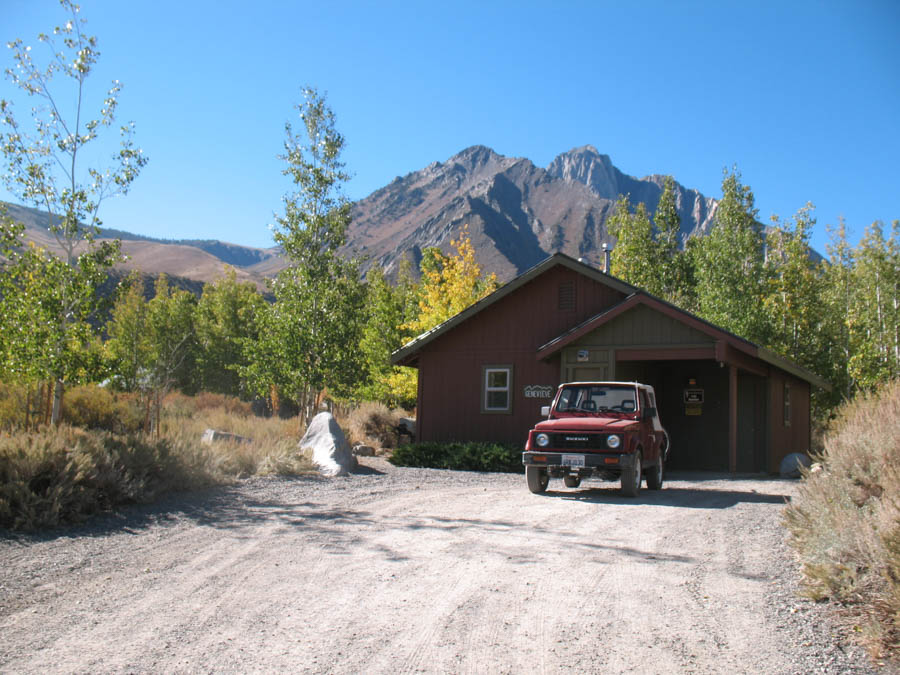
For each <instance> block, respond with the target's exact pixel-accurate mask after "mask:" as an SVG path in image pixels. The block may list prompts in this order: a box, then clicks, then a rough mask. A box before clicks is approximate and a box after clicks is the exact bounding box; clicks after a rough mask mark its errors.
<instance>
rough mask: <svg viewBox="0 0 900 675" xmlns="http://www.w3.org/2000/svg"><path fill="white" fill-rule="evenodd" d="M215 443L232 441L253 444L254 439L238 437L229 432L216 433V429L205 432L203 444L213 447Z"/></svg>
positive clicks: (201, 440)
mask: <svg viewBox="0 0 900 675" xmlns="http://www.w3.org/2000/svg"><path fill="white" fill-rule="evenodd" d="M215 441H231V442H232V443H252V442H253V439H252V438H247V437H246V436H238V435H237V434H232V433H230V432H228V431H216V430H215V429H207V430H206V431H204V432H203V437H202V438H201V439H200V442H201V443H205V444H206V445H212V444H213V443H214V442H215Z"/></svg>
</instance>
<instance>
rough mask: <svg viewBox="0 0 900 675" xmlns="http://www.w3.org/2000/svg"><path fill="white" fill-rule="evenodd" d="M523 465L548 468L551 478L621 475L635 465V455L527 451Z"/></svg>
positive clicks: (523, 454) (524, 454)
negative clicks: (574, 475) (569, 475)
mask: <svg viewBox="0 0 900 675" xmlns="http://www.w3.org/2000/svg"><path fill="white" fill-rule="evenodd" d="M581 458H583V460H582V459H581ZM522 464H524V465H525V466H529V465H532V466H544V467H547V470H548V472H549V473H550V475H551V476H565V475H568V474H578V475H582V476H586V475H591V474H594V473H596V474H619V473H621V472H622V470H623V469H630V468H631V466H632V465H633V464H634V453H612V452H577V451H572V452H559V451H556V450H551V451H549V452H537V451H534V450H526V451H525V452H523V453H522Z"/></svg>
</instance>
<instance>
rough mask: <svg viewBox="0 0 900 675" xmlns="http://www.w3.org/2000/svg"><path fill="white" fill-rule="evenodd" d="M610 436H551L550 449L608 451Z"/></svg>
mask: <svg viewBox="0 0 900 675" xmlns="http://www.w3.org/2000/svg"><path fill="white" fill-rule="evenodd" d="M608 435H609V434H550V447H552V448H561V449H563V450H588V449H590V450H606V447H607V446H606V437H607V436H608Z"/></svg>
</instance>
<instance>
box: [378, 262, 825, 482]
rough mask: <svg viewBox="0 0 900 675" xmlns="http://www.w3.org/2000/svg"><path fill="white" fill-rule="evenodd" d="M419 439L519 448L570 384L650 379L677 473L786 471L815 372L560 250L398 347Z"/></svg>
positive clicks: (799, 441)
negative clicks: (411, 382) (407, 369)
mask: <svg viewBox="0 0 900 675" xmlns="http://www.w3.org/2000/svg"><path fill="white" fill-rule="evenodd" d="M392 360H393V362H394V363H395V364H397V365H405V366H412V367H415V368H418V370H419V391H418V420H417V425H416V434H417V440H418V441H497V442H503V443H521V444H523V445H524V442H525V439H526V437H527V435H528V430H529V429H530V428H531V427H532V426H533V425H534V423H535V422H537V421H538V420H539V419H540V410H541V406H544V405H548V404H549V403H550V400H551V398H552V396H553V394H554V393H555V391H556V387H557V386H558V385H559V384H560V383H562V382H572V381H579V380H622V381H638V382H643V383H645V384H650V385H652V386H653V387H654V388H655V390H656V397H657V402H658V407H659V412H660V418H661V419H662V422H663V425H664V426H665V427H666V429H667V430H668V431H669V435H670V437H671V442H672V453H671V455H670V461H669V466H670V468H682V469H702V470H722V471H732V472H735V471H736V472H760V471H768V472H777V471H778V468H779V464H780V462H781V460H782V459H783V458H784V456H785V455H787V454H788V453H790V452H805V451H807V450H808V449H809V442H810V389H811V387H812V386H818V387H822V388H828V384H827V383H826V382H824V381H823V380H822V379H820V378H818V377H816V376H815V375H814V374H812V373H810V372H808V371H806V370H804V369H802V368H800V367H799V366H797V365H795V364H793V363H791V362H790V361H788V360H787V359H783V358H781V357H779V356H777V355H776V354H774V353H772V352H770V351H768V350H766V349H763V348H761V347H758V346H756V345H755V344H753V343H751V342H749V341H747V340H744V339H742V338H740V337H738V336H736V335H733V334H731V333H729V332H727V331H725V330H723V329H721V328H718V327H717V326H714V325H713V324H711V323H709V322H707V321H704V320H702V319H699V318H697V317H696V316H694V315H693V314H690V313H688V312H685V311H683V310H681V309H678V308H677V307H675V306H674V305H671V304H669V303H667V302H664V301H663V300H660V299H658V298H655V297H653V296H651V295H649V294H647V293H645V292H643V291H641V290H640V289H638V288H635V287H634V286H631V285H629V284H626V283H625V282H623V281H620V280H619V279H616V278H615V277H612V276H609V275H608V274H605V273H603V272H601V271H599V270H597V269H595V268H593V267H590V266H588V265H585V264H583V263H580V262H578V261H576V260H574V259H572V258H570V257H568V256H566V255H564V254H561V253H557V254H556V255H553V256H551V257H549V258H547V259H546V260H544V261H543V262H542V263H540V264H539V265H537V266H535V267H533V268H532V269H530V270H529V271H527V272H525V273H524V274H522V275H521V276H519V277H517V278H516V279H514V280H513V281H511V282H509V283H508V284H506V285H505V286H503V287H501V288H500V289H498V290H497V291H496V292H494V293H492V294H491V295H490V296H488V297H487V298H485V299H483V300H481V301H480V302H478V303H476V304H475V305H473V306H471V307H469V308H468V309H466V310H465V311H463V312H461V313H459V314H457V315H456V316H454V317H453V318H451V319H449V320H447V321H445V322H444V323H442V324H441V325H440V326H437V327H436V328H434V329H432V330H431V331H429V332H427V333H424V334H422V335H420V336H419V337H417V338H416V339H415V340H413V341H412V342H410V343H408V344H407V345H405V346H404V347H403V348H402V349H400V350H399V351H397V352H395V353H394V355H393V359H392Z"/></svg>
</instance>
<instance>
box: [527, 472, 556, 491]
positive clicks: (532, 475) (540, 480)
mask: <svg viewBox="0 0 900 675" xmlns="http://www.w3.org/2000/svg"><path fill="white" fill-rule="evenodd" d="M525 482H526V483H528V489H529V490H531V491H532V492H533V493H534V494H536V495H539V494H542V493H544V492H546V491H547V485H548V484H549V483H550V474H548V473H547V469H542V468H541V467H539V466H532V465H528V466H526V467H525Z"/></svg>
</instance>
